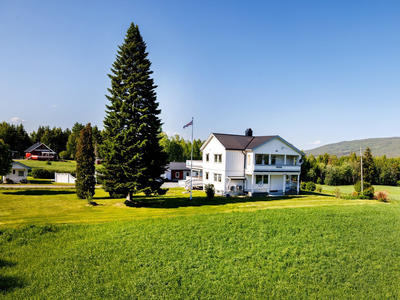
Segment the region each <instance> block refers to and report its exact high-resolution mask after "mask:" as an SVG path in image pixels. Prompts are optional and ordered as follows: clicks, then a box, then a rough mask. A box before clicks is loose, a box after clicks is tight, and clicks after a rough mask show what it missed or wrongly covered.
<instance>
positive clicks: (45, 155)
mask: <svg viewBox="0 0 400 300" xmlns="http://www.w3.org/2000/svg"><path fill="white" fill-rule="evenodd" d="M55 155H56V153H55V152H54V151H53V150H51V149H50V148H49V147H47V146H46V145H45V144H43V143H36V144H34V145H32V146H30V147H29V148H28V149H26V150H25V158H27V159H35V160H50V159H51V160H53V159H54V156H55Z"/></svg>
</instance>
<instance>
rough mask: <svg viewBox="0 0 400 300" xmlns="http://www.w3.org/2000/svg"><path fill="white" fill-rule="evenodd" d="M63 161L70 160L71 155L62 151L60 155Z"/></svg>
mask: <svg viewBox="0 0 400 300" xmlns="http://www.w3.org/2000/svg"><path fill="white" fill-rule="evenodd" d="M59 156H60V157H61V158H62V159H69V157H70V154H69V152H68V151H61V152H60V155H59Z"/></svg>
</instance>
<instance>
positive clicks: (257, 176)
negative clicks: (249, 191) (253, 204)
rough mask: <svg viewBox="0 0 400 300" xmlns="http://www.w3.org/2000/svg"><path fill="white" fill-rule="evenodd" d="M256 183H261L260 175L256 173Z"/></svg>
mask: <svg viewBox="0 0 400 300" xmlns="http://www.w3.org/2000/svg"><path fill="white" fill-rule="evenodd" d="M256 184H258V185H260V186H262V185H263V180H262V175H256Z"/></svg>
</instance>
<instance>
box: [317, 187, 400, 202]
mask: <svg viewBox="0 0 400 300" xmlns="http://www.w3.org/2000/svg"><path fill="white" fill-rule="evenodd" d="M317 186H320V187H321V188H322V193H328V194H333V190H334V189H335V188H339V189H340V191H341V192H342V194H351V193H352V192H353V191H354V185H339V186H329V185H317ZM374 188H375V192H377V191H387V192H389V194H390V195H389V197H390V199H393V200H400V187H398V186H389V185H374Z"/></svg>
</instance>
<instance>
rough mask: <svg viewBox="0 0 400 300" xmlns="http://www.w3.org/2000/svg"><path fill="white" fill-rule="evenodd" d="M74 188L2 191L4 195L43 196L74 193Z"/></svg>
mask: <svg viewBox="0 0 400 300" xmlns="http://www.w3.org/2000/svg"><path fill="white" fill-rule="evenodd" d="M75 193H76V192H75V190H67V191H65V190H59V189H56V190H39V189H35V190H23V191H13V192H3V194H5V195H26V196H44V195H68V194H75Z"/></svg>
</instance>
